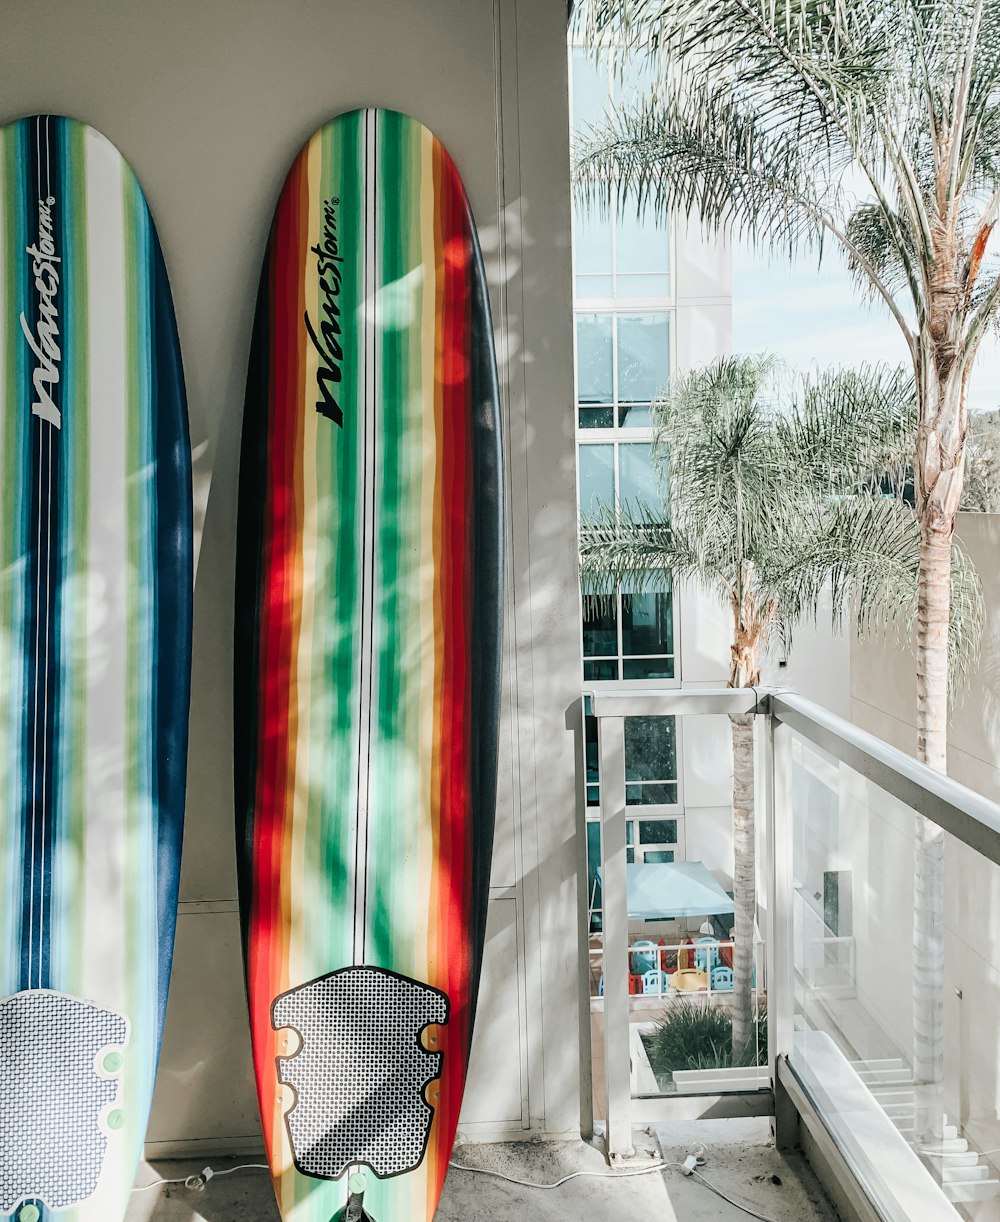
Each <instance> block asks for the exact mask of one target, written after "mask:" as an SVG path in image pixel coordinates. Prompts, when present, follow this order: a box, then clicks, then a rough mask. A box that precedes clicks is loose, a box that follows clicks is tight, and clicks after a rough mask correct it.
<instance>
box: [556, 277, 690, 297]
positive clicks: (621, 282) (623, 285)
mask: <svg viewBox="0 0 1000 1222" xmlns="http://www.w3.org/2000/svg"><path fill="white" fill-rule="evenodd" d="M577 293H578V294H579V293H580V290H579V288H577ZM589 296H591V297H602V296H606V294H604V293H596V292H591V293H590V294H589ZM615 296H616V297H618V298H621V299H622V300H626V301H632V302H636V301H637V299H641V298H644V297H669V296H670V276H669V275H668V273H667V272H657V273H656V274H655V275H642V276H631V275H622V273H621V272H619V273H618V275H617V276H616V277H615Z"/></svg>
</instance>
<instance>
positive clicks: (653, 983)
mask: <svg viewBox="0 0 1000 1222" xmlns="http://www.w3.org/2000/svg"><path fill="white" fill-rule="evenodd" d="M669 988H670V977H669V976H668V975H667V973H666V972H661V971H658V970H657V969H656V968H655V967H654V968H650V970H649V971H648V972H643V974H642V991H643V993H666V992H667V990H668V989H669Z"/></svg>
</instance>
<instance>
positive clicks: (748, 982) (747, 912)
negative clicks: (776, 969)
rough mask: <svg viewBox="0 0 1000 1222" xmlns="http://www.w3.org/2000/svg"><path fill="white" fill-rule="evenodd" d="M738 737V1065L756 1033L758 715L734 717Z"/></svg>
mask: <svg viewBox="0 0 1000 1222" xmlns="http://www.w3.org/2000/svg"><path fill="white" fill-rule="evenodd" d="M730 722H731V727H730V728H731V732H732V740H733V859H734V862H733V906H734V908H735V916H734V922H733V924H734V926H735V930H736V937H735V939H734V941H735V945H734V946H733V1064H734V1065H739V1064H741V1063H742V1058H743V1055H744V1053H745V1052H746V1048H747V1044H748V1043H749V1041H750V1036H751V1033H752V1031H753V998H752V988H753V949H754V948H753V930H754V916H755V915H756V911H757V888H756V877H755V863H754V839H755V837H754V791H753V717H752V716H744V717H731V718H730Z"/></svg>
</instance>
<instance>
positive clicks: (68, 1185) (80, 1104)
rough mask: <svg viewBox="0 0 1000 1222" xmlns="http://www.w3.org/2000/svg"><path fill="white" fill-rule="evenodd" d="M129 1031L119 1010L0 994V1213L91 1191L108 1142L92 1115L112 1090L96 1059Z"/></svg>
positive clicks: (53, 996)
mask: <svg viewBox="0 0 1000 1222" xmlns="http://www.w3.org/2000/svg"><path fill="white" fill-rule="evenodd" d="M128 1029H129V1027H128V1020H127V1019H126V1018H125V1017H124V1016H123V1015H121V1014H114V1013H111V1012H110V1011H108V1010H101V1009H99V1008H98V1007H97V1006H95V1005H92V1004H90V1003H89V1002H86V1001H80V1000H78V999H77V998H75V997H68V996H67V995H66V994H65V993H55V992H52V991H50V990H48V989H30V990H26V991H25V992H22V993H15V994H13V995H12V996H10V997H5V998H3V1000H0V1151H2V1152H3V1156H2V1158H0V1212H3V1213H11V1212H13V1210H14V1209H15V1208H16V1206H17V1205H18V1204H20V1202H21V1201H24V1200H38V1201H42V1202H44V1203H45V1204H46V1205H48V1206H49V1207H50V1208H52V1209H63V1208H65V1207H66V1206H68V1205H72V1204H74V1203H75V1202H77V1201H84V1200H86V1199H87V1197H89V1196H91V1195H92V1194H93V1192H94V1190H95V1188H96V1187H97V1182H98V1180H99V1179H100V1175H101V1166H102V1165H103V1162H104V1153H105V1150H106V1149H107V1145H108V1139H107V1137H106V1136H105V1133H104V1131H103V1130H102V1128H101V1127H100V1124H99V1117H100V1114H101V1112H102V1111H103V1109H104V1108H105V1107H107V1105H108V1104H110V1103H113V1102H114V1100H115V1097H116V1096H117V1094H118V1082H117V1080H116V1079H115V1078H106V1077H102V1076H101V1074H99V1073H98V1071H97V1069H96V1068H95V1064H96V1058H97V1056H98V1054H99V1053H100V1052H101V1051H102V1050H103V1049H105V1048H108V1047H109V1046H111V1047H114V1048H118V1049H120V1048H122V1047H124V1045H125V1043H126V1041H127V1039H128Z"/></svg>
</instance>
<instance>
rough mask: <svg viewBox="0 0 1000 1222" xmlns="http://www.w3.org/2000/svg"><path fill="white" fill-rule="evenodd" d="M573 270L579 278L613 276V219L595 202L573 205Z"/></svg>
mask: <svg viewBox="0 0 1000 1222" xmlns="http://www.w3.org/2000/svg"><path fill="white" fill-rule="evenodd" d="M573 267H574V268H575V270H576V274H577V276H578V277H579V276H607V277H610V276H611V216H610V213H609V212H608V211H607V209H605V211H604V213H603V215H602V213H601V206H600V204H598V203H596V202H595V203H587V202H586V201H585V200H582V199H578V200H576V201H575V203H574V207H573ZM654 270H655V269H654ZM610 283H611V281H610V278H609V280H608V284H609V285H610ZM608 295H609V296H610V288H609V290H608Z"/></svg>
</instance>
